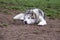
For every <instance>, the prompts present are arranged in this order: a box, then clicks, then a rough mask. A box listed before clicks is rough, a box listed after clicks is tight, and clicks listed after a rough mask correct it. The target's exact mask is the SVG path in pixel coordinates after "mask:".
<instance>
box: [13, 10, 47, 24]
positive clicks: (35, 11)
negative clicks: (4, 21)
mask: <svg viewBox="0 0 60 40" xmlns="http://www.w3.org/2000/svg"><path fill="white" fill-rule="evenodd" d="M30 11H33V12H34V13H35V14H36V15H37V18H38V19H28V17H29V16H30V15H27V16H25V14H24V13H20V14H18V15H16V16H15V17H13V19H20V20H23V21H27V23H28V24H34V23H36V22H38V21H39V23H38V25H47V23H46V20H45V19H44V18H43V17H44V12H43V11H42V10H40V11H41V12H42V14H43V15H40V13H39V9H33V10H30Z"/></svg>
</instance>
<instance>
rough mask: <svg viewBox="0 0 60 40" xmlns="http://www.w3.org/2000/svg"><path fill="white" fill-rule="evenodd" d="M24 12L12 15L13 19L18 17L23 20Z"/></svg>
mask: <svg viewBox="0 0 60 40" xmlns="http://www.w3.org/2000/svg"><path fill="white" fill-rule="evenodd" d="M24 15H25V14H24V13H20V14H18V15H16V16H15V17H13V19H20V20H24Z"/></svg>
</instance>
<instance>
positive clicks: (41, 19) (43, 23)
mask: <svg viewBox="0 0 60 40" xmlns="http://www.w3.org/2000/svg"><path fill="white" fill-rule="evenodd" d="M46 24H47V23H46V21H45V19H44V18H43V17H42V16H39V23H38V25H46Z"/></svg>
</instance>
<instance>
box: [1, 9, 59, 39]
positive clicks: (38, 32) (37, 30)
mask: <svg viewBox="0 0 60 40" xmlns="http://www.w3.org/2000/svg"><path fill="white" fill-rule="evenodd" d="M5 11H7V12H5ZM6 13H11V14H6ZM18 13H20V11H18V10H7V9H0V40H60V20H59V19H49V18H48V17H46V21H47V23H48V24H47V25H45V26H38V25H37V24H34V25H27V24H23V23H22V22H21V21H20V20H13V17H14V16H15V15H16V14H18Z"/></svg>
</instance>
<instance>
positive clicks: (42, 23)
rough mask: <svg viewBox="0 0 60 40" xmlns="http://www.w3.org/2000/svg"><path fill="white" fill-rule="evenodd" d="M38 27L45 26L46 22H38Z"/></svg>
mask: <svg viewBox="0 0 60 40" xmlns="http://www.w3.org/2000/svg"><path fill="white" fill-rule="evenodd" d="M38 25H42V26H43V25H47V23H46V22H40V23H38Z"/></svg>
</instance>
